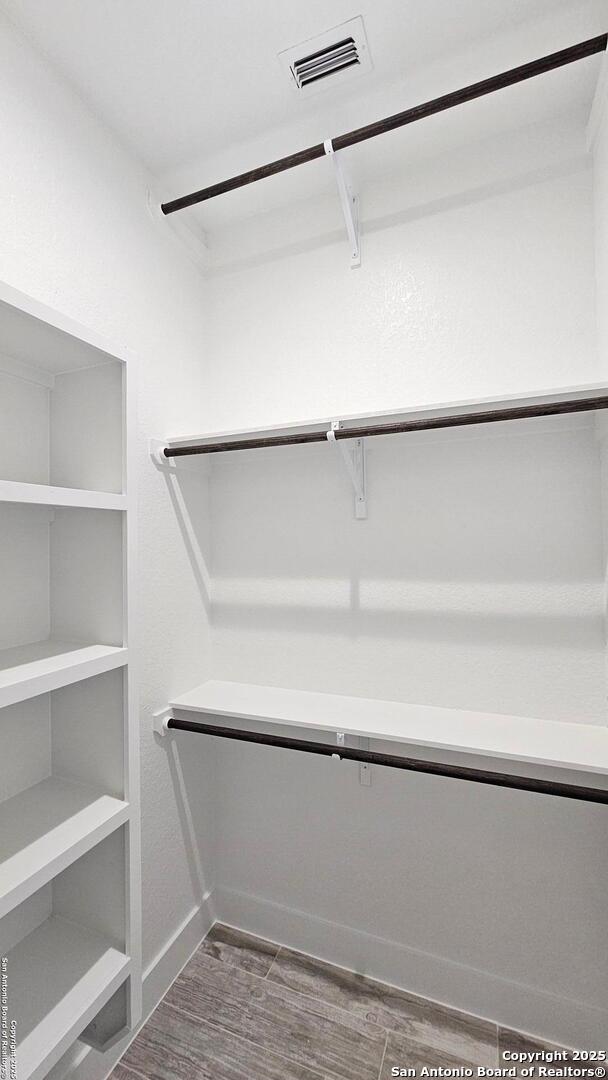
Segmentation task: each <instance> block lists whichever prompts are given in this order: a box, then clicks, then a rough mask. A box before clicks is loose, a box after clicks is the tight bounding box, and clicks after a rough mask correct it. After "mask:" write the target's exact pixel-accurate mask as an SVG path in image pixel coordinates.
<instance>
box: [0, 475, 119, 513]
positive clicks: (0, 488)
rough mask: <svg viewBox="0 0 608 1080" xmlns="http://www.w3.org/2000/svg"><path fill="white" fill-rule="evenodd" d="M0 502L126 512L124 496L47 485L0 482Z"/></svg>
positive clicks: (9, 481) (15, 481) (12, 481)
mask: <svg viewBox="0 0 608 1080" xmlns="http://www.w3.org/2000/svg"><path fill="white" fill-rule="evenodd" d="M0 502H8V503H26V504H28V505H30V506H72V507H82V508H83V509H90V510H126V509H127V497H126V495H119V494H114V493H112V492H110V491H88V490H86V489H83V488H70V487H52V486H51V485H49V484H25V483H20V482H19V481H17V480H0Z"/></svg>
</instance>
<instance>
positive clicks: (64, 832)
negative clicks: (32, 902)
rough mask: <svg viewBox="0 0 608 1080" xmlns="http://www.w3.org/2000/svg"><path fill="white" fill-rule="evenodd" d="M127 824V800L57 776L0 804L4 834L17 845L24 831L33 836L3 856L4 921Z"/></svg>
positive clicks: (0, 904) (0, 896) (0, 902)
mask: <svg viewBox="0 0 608 1080" xmlns="http://www.w3.org/2000/svg"><path fill="white" fill-rule="evenodd" d="M62 819H63V820H62ZM128 820H129V804H128V803H127V802H125V801H123V800H122V799H117V798H114V797H113V796H111V795H105V794H103V793H99V792H97V791H94V790H92V789H90V788H88V787H86V786H85V785H83V784H79V783H75V782H74V781H71V780H61V779H58V778H54V777H50V778H48V779H47V780H43V781H41V782H40V783H38V784H35V785H34V786H33V787H31V788H27V789H26V790H25V791H22V792H21V793H20V794H19V795H15V796H13V798H11V799H7V800H6V801H5V802H4V803H1V804H0V836H1V835H5V836H6V837H7V838H8V839H9V840H11V841H14V837H15V836H16V835H18V833H19V829H20V828H21V829H22V830H27V831H28V832H29V836H28V842H27V843H25V844H24V846H23V847H22V848H20V849H19V850H17V851H15V852H13V853H12V854H10V855H9V856H8V857H6V858H4V859H2V857H1V853H0V882H2V885H1V887H0V918H2V917H3V916H4V915H7V914H8V912H9V911H12V909H13V908H14V907H16V906H17V905H18V904H20V903H22V901H23V900H26V899H27V898H28V897H29V896H31V895H32V894H33V893H34V892H36V891H37V890H38V889H40V888H42V887H43V885H46V884H47V883H48V882H49V881H51V880H52V879H53V878H54V877H55V876H56V875H57V874H60V873H61V872H62V871H63V870H65V869H66V868H67V867H68V866H70V865H71V864H72V863H73V862H75V861H76V859H79V858H80V856H81V855H85V854H86V852H87V851H90V850H91V849H92V848H94V847H95V846H96V845H97V844H98V843H100V842H101V841H102V840H104V839H105V838H106V837H107V836H109V835H110V833H112V832H114V831H115V830H116V829H118V828H120V826H121V825H124V824H125V822H126V821H128ZM32 836H33V838H32Z"/></svg>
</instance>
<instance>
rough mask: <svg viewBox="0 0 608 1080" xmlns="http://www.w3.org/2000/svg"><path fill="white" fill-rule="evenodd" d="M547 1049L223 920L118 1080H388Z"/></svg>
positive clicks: (152, 1019) (157, 1013) (118, 1071)
mask: <svg viewBox="0 0 608 1080" xmlns="http://www.w3.org/2000/svg"><path fill="white" fill-rule="evenodd" d="M541 1045H542V1044H540V1043H538V1042H537V1041H534V1040H530V1039H528V1038H527V1037H526V1036H522V1035H520V1034H518V1033H516V1032H510V1031H506V1030H504V1029H498V1028H497V1026H496V1025H495V1024H492V1023H488V1022H487V1021H485V1020H479V1019H477V1018H476V1017H473V1016H468V1015H466V1014H465V1013H460V1012H455V1011H454V1010H452V1009H447V1008H445V1007H444V1006H441V1005H436V1004H434V1003H433V1002H430V1001H427V1000H426V999H424V998H420V997H415V996H414V995H412V994H407V993H404V992H403V991H401V990H396V989H395V988H394V987H391V986H385V985H384V984H383V983H378V982H375V981H373V980H372V979H368V978H365V977H364V976H362V975H354V974H353V973H352V972H350V971H345V970H344V969H343V968H338V967H334V966H333V965H331V964H325V963H322V962H321V961H319V960H312V959H311V958H310V957H308V956H303V955H302V954H301V953H297V952H294V951H293V950H291V949H285V948H282V947H279V946H278V945H273V944H271V943H270V942H268V941H262V940H260V939H259V938H254V937H251V936H250V935H248V934H243V933H241V932H240V931H238V930H233V929H231V928H230V927H227V926H221V925H219V924H216V926H214V927H213V929H212V931H211V933H210V934H209V936H208V937H207V939H206V940H205V941H204V942H203V944H202V945H201V946H200V948H199V949H198V950H197V952H196V953H195V954H194V956H193V957H192V959H191V960H190V962H189V963H188V964H187V965H186V967H185V968H184V970H183V971H182V973H181V975H180V976H179V978H178V979H177V980H176V981H175V982H174V984H173V986H172V987H171V989H170V990H169V992H168V993H167V995H166V997H165V998H164V1000H163V1001H162V1002H161V1004H160V1005H159V1006H158V1008H157V1009H156V1010H155V1011H154V1013H153V1014H152V1016H151V1017H150V1018H149V1020H148V1021H147V1023H146V1024H145V1025H144V1027H143V1028H142V1029H141V1031H140V1032H139V1034H138V1036H137V1038H136V1039H135V1040H134V1041H133V1042H132V1043H131V1046H130V1047H129V1048H128V1050H127V1051H126V1053H125V1055H124V1056H123V1058H122V1060H121V1062H120V1063H119V1064H118V1065H117V1066H116V1068H115V1070H114V1072H113V1074H112V1078H111V1080H244V1078H247V1080H386V1078H388V1077H390V1076H391V1075H392V1073H391V1070H392V1068H393V1067H394V1066H398V1067H400V1068H414V1069H417V1070H419V1069H421V1068H422V1066H424V1065H427V1066H429V1067H436V1066H444V1067H454V1066H462V1065H465V1066H466V1065H468V1066H476V1065H485V1066H497V1065H498V1064H499V1058H500V1056H501V1054H502V1052H503V1051H504V1050H505V1049H511V1048H513V1049H515V1048H517V1049H531V1050H536V1049H538V1048H539V1047H540V1046H541Z"/></svg>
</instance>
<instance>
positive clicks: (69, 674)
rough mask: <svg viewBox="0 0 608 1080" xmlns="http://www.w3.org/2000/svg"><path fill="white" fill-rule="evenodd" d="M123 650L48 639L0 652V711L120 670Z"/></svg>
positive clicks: (123, 661)
mask: <svg viewBox="0 0 608 1080" xmlns="http://www.w3.org/2000/svg"><path fill="white" fill-rule="evenodd" d="M127 659H128V651H127V649H126V648H123V647H119V646H113V645H84V646H83V645H81V644H78V643H74V642H66V641H60V640H55V639H52V638H49V639H47V640H45V641H37V642H34V643H32V644H30V645H20V646H17V647H15V648H12V649H3V650H2V651H1V652H0V708H2V707H4V706H5V705H13V704H15V703H16V702H18V701H26V700H27V699H28V698H31V697H36V696H37V695H38V694H44V693H47V692H48V691H51V690H57V689H58V688H59V687H62V686H69V685H70V684H71V683H75V682H79V681H80V680H81V679H88V678H91V677H92V676H94V675H100V674H101V673H102V672H104V671H111V670H112V669H113V668H117V667H123V666H124V665H125V664H126V663H127Z"/></svg>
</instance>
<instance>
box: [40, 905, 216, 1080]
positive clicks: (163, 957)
mask: <svg viewBox="0 0 608 1080" xmlns="http://www.w3.org/2000/svg"><path fill="white" fill-rule="evenodd" d="M214 922H215V911H214V903H213V893H212V892H208V893H206V894H205V896H204V897H203V900H202V903H201V904H200V905H199V906H197V907H194V908H192V911H190V912H189V913H188V915H187V916H186V918H185V919H184V920H183V922H182V923H180V925H179V926H178V927H177V929H176V930H175V931H174V933H173V934H172V935H171V937H170V938H169V940H168V941H166V942H165V944H164V945H163V947H162V949H160V951H159V952H158V953H157V955H156V956H155V957H154V958H153V960H151V962H150V963H149V964H148V965H147V967H146V968H145V969H144V974H143V1010H142V1019H141V1021H140V1023H139V1024H138V1025H137V1027H135V1028H134V1029H133V1031H130V1032H129V1034H128V1036H126V1037H125V1038H124V1039H123V1040H121V1042H119V1043H116V1044H115V1046H113V1047H112V1049H111V1050H109V1051H108V1052H107V1053H106V1054H100V1053H98V1052H97V1051H96V1050H92V1049H91V1048H90V1047H89V1046H86V1045H85V1044H84V1043H82V1042H79V1041H78V1040H77V1041H76V1042H75V1043H74V1045H73V1046H72V1047H71V1048H70V1050H69V1051H68V1052H67V1054H65V1055H64V1057H63V1058H62V1059H61V1061H59V1062H58V1063H57V1065H55V1067H54V1068H53V1069H52V1070H51V1072H50V1073H49V1074H48V1077H47V1080H66V1078H68V1077H69V1080H105V1077H107V1076H108V1075H109V1074H110V1073H111V1072H112V1069H113V1068H114V1066H115V1064H116V1062H117V1061H118V1060H119V1059H120V1058H121V1057H122V1055H123V1054H124V1052H125V1050H126V1049H127V1046H128V1045H129V1043H130V1042H132V1041H133V1039H134V1038H135V1036H136V1035H137V1032H138V1031H139V1029H140V1028H141V1027H142V1026H143V1025H144V1024H145V1022H146V1020H147V1019H148V1017H149V1016H150V1014H151V1013H152V1012H153V1011H154V1009H155V1008H156V1006H157V1005H158V1003H159V1001H161V999H162V998H163V997H164V996H165V994H166V993H167V990H168V989H169V987H170V986H171V984H172V983H173V982H175V980H176V978H177V976H178V975H179V973H180V971H181V970H182V968H183V967H185V965H186V964H187V963H188V960H189V959H190V957H191V956H192V954H193V952H195V950H196V949H197V948H198V946H199V945H200V943H201V941H202V940H203V939H204V938H205V937H206V936H207V934H208V933H209V930H210V929H211V927H212V926H213V923H214Z"/></svg>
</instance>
